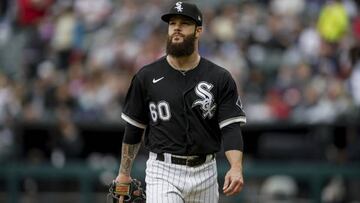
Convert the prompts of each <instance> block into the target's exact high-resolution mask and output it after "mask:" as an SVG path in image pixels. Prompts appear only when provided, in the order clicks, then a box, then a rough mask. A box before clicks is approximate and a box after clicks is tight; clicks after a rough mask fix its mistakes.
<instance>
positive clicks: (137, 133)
mask: <svg viewBox="0 0 360 203" xmlns="http://www.w3.org/2000/svg"><path fill="white" fill-rule="evenodd" d="M143 132H144V129H142V128H138V127H136V126H133V125H131V124H129V123H127V124H126V126H125V133H124V137H123V143H125V144H138V143H140V142H141V137H142V134H143Z"/></svg>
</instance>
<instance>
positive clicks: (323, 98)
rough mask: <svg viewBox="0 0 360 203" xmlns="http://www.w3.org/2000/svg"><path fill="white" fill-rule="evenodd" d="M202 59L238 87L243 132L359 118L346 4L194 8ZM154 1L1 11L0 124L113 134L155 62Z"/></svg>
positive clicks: (158, 0)
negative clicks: (134, 84) (70, 126)
mask: <svg viewBox="0 0 360 203" xmlns="http://www.w3.org/2000/svg"><path fill="white" fill-rule="evenodd" d="M195 2H196V3H198V4H199V6H200V7H201V9H202V10H203V13H204V19H205V33H204V34H203V37H202V39H201V42H200V52H201V54H202V55H203V56H205V57H207V58H209V59H211V60H213V61H214V62H215V63H217V64H219V65H221V66H223V67H225V68H227V69H228V70H229V71H230V72H231V73H232V75H233V77H234V78H235V80H236V81H237V83H238V89H239V93H240V95H241V97H242V100H243V103H244V104H245V111H246V113H247V117H248V119H249V121H250V122H271V121H279V120H280V121H281V120H287V121H294V122H305V123H331V122H336V121H337V120H339V119H341V120H342V121H343V120H344V119H348V120H350V121H351V120H353V118H354V116H355V117H356V116H358V110H357V109H358V107H359V106H360V85H359V82H357V81H358V80H359V78H360V70H359V69H360V65H359V59H358V58H359V57H358V56H359V53H358V52H357V53H355V55H354V56H355V57H353V58H352V57H351V54H349V53H350V52H351V50H352V49H355V48H356V47H358V46H359V40H360V15H359V10H358V9H359V7H358V6H359V5H358V2H356V1H355V0H343V1H325V0H261V1H260V0H259V1H255V0H254V1H250V0H240V1H231V0H228V1H195ZM169 5H170V4H169V1H165V0H149V1H140V0H16V1H12V0H3V1H1V5H0V9H1V10H0V122H1V123H3V124H4V123H5V124H6V123H7V122H11V121H12V120H14V119H20V120H25V121H53V120H58V119H59V118H58V117H59V115H60V114H63V112H70V113H69V117H70V118H71V120H74V121H96V122H119V121H120V120H121V118H120V114H121V110H122V104H123V100H124V96H125V94H126V91H127V88H128V85H129V82H130V80H131V77H132V75H133V74H134V73H135V72H136V71H137V70H138V69H140V68H141V67H142V66H143V65H145V64H147V63H149V62H152V61H153V60H155V59H157V58H159V57H161V56H162V55H164V42H165V39H166V33H167V32H166V24H165V23H163V22H162V21H161V20H160V15H161V13H163V12H165V10H166V9H168V6H169Z"/></svg>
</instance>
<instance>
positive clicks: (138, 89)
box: [121, 75, 148, 129]
mask: <svg viewBox="0 0 360 203" xmlns="http://www.w3.org/2000/svg"><path fill="white" fill-rule="evenodd" d="M145 103H146V102H145V91H144V88H143V87H142V84H141V80H140V79H139V77H138V76H137V75H135V76H134V77H133V79H132V81H131V85H130V88H129V90H128V92H127V95H126V98H125V104H124V110H123V113H122V114H121V118H122V119H124V120H125V121H126V122H127V123H129V124H131V125H133V126H136V127H138V128H142V129H145V128H146V124H147V123H148V113H147V108H146V104H145Z"/></svg>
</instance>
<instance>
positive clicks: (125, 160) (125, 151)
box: [120, 142, 141, 176]
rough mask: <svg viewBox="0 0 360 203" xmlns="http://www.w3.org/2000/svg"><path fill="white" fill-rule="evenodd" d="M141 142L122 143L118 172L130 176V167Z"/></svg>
mask: <svg viewBox="0 0 360 203" xmlns="http://www.w3.org/2000/svg"><path fill="white" fill-rule="evenodd" d="M140 145H141V142H140V143H138V144H134V145H131V144H125V143H123V145H122V155H121V164H120V172H121V173H123V174H126V175H129V176H130V172H131V167H132V165H133V162H134V160H135V157H136V155H137V153H138V151H139V149H140Z"/></svg>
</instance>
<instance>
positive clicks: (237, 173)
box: [223, 150, 244, 196]
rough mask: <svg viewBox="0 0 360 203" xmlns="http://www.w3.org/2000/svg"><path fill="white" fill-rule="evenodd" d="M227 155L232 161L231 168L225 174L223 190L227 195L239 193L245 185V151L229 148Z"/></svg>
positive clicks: (230, 161)
mask: <svg viewBox="0 0 360 203" xmlns="http://www.w3.org/2000/svg"><path fill="white" fill-rule="evenodd" d="M225 155H226V157H227V159H228V161H229V163H230V166H231V167H230V170H229V171H228V172H227V173H226V175H225V181H224V187H223V191H224V194H225V195H226V196H229V195H234V194H237V193H239V192H240V191H241V190H242V188H243V186H244V178H243V174H242V168H243V167H242V157H243V153H242V152H241V151H239V150H229V151H226V152H225Z"/></svg>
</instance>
